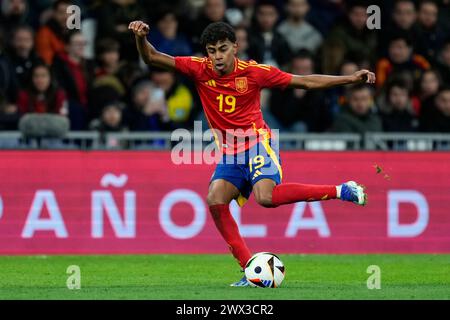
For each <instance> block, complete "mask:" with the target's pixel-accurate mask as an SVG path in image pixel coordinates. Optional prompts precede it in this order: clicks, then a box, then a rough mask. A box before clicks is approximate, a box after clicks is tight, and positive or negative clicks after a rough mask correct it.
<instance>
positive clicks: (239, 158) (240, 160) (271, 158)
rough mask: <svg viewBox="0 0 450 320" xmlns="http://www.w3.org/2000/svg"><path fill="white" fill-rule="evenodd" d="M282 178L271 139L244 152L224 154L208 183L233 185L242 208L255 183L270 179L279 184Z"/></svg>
mask: <svg viewBox="0 0 450 320" xmlns="http://www.w3.org/2000/svg"><path fill="white" fill-rule="evenodd" d="M282 177H283V172H282V169H281V160H280V156H279V146H278V144H276V143H274V142H273V140H272V139H264V140H263V141H260V142H259V143H258V144H255V145H254V146H253V147H252V148H249V149H248V150H246V151H245V152H241V153H238V154H234V155H226V154H224V155H223V156H222V159H221V161H220V162H219V164H217V167H216V170H215V171H214V174H213V175H212V177H211V181H210V182H212V181H214V180H217V179H224V180H226V181H228V182H230V183H231V184H233V185H234V186H235V187H236V188H237V189H238V190H239V192H240V195H239V197H238V198H237V199H236V201H237V203H238V204H239V206H241V207H242V206H243V205H244V204H245V203H246V202H247V200H248V198H249V197H250V194H251V192H252V189H253V186H254V185H255V183H257V182H258V181H259V180H261V179H271V180H273V181H275V183H276V184H280V183H281V179H282Z"/></svg>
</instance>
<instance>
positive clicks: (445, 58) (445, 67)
mask: <svg viewBox="0 0 450 320" xmlns="http://www.w3.org/2000/svg"><path fill="white" fill-rule="evenodd" d="M436 66H437V68H438V70H439V73H440V74H441V76H442V81H443V82H444V83H445V84H446V85H450V36H449V37H448V38H447V40H446V41H445V43H444V45H443V47H442V49H441V51H440V54H439V57H438V62H437V63H436Z"/></svg>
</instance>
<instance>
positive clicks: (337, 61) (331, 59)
mask: <svg viewBox="0 0 450 320" xmlns="http://www.w3.org/2000/svg"><path fill="white" fill-rule="evenodd" d="M366 10H367V7H366V6H365V4H364V3H363V2H360V1H357V2H354V3H352V4H351V5H350V7H349V9H348V14H347V19H346V20H345V21H344V22H343V23H341V24H339V25H337V26H336V27H335V28H334V29H333V30H332V31H331V33H330V35H329V36H328V37H327V39H326V41H325V43H324V49H323V55H322V65H323V71H324V72H325V73H328V74H335V73H336V72H337V71H338V68H339V66H340V65H341V64H342V62H343V61H344V59H345V57H347V56H349V55H352V56H359V57H364V58H367V59H369V61H370V62H374V61H375V54H376V48H377V37H376V32H374V31H373V30H369V29H368V28H367V27H366V21H367V12H366Z"/></svg>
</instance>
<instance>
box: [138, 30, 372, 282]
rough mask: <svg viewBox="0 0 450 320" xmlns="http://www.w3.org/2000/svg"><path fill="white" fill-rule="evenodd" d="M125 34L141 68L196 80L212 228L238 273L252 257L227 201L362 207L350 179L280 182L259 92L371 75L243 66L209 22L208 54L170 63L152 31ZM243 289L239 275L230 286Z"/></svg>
mask: <svg viewBox="0 0 450 320" xmlns="http://www.w3.org/2000/svg"><path fill="white" fill-rule="evenodd" d="M129 29H130V30H132V31H133V32H134V34H135V38H136V45H137V49H138V51H139V53H140V55H141V57H142V59H143V60H144V61H145V63H147V64H149V65H152V66H158V67H163V68H167V69H170V70H176V71H178V72H180V73H182V74H183V75H185V76H187V77H189V78H191V79H192V80H194V81H195V84H196V87H197V91H198V93H199V95H200V99H201V102H202V105H203V109H204V112H205V116H206V119H207V121H208V124H209V126H210V128H211V129H212V131H213V134H214V137H215V139H216V142H217V143H218V147H219V150H221V151H222V154H223V157H222V161H221V162H219V163H218V164H217V167H216V169H215V171H214V174H213V176H212V178H211V181H210V185H209V191H208V197H207V203H208V206H209V210H210V212H211V215H212V217H213V219H214V222H215V224H216V227H217V229H218V230H219V232H220V233H221V235H222V237H223V238H224V239H225V241H226V242H227V244H228V246H229V248H230V250H231V253H232V254H233V256H234V257H235V258H236V260H237V261H238V262H239V264H240V266H241V267H242V268H245V265H246V263H247V261H248V260H249V259H250V257H251V256H252V254H251V252H250V250H249V249H248V247H247V245H246V244H245V241H244V240H243V239H242V237H241V235H240V234H239V230H238V226H237V224H236V222H235V221H234V219H233V217H232V216H231V213H230V210H229V204H230V202H231V201H232V200H236V201H237V203H238V204H239V205H240V206H242V205H243V204H244V203H245V201H246V200H247V199H248V198H249V196H250V193H251V192H252V191H253V194H254V196H255V199H256V202H257V203H258V204H260V205H261V206H263V207H267V208H275V207H277V206H280V205H283V204H289V203H294V202H298V201H321V200H328V199H341V200H344V201H350V202H353V203H356V204H358V205H365V204H366V199H367V195H366V193H365V191H364V188H363V186H361V185H359V184H357V183H356V182H354V181H349V182H346V183H343V184H341V185H337V186H336V185H305V184H300V183H281V178H282V170H281V166H280V159H279V155H278V150H277V149H278V146H277V143H276V139H275V137H274V136H273V131H271V130H270V129H269V127H268V126H267V125H266V123H265V122H264V120H263V117H262V113H261V108H260V91H261V89H263V88H275V87H277V88H287V87H294V88H302V89H322V88H323V89H325V88H330V87H333V86H337V85H345V84H354V83H364V82H366V83H374V82H375V75H374V74H373V73H372V72H370V71H368V70H360V71H357V72H355V73H354V74H353V75H350V76H327V75H306V76H301V75H294V74H289V73H286V72H283V71H281V70H279V69H278V68H275V67H273V66H269V65H263V64H258V63H256V62H255V61H252V60H250V61H242V60H240V59H238V58H237V57H236V52H237V43H236V35H235V33H234V30H233V28H232V27H231V26H230V25H228V24H226V23H223V22H215V23H212V24H210V25H208V26H207V27H206V28H205V30H204V31H203V34H202V35H201V39H200V40H201V43H202V46H203V47H204V48H205V49H206V52H207V55H208V56H207V57H204V58H199V57H172V56H169V55H167V54H164V53H162V52H159V51H157V50H156V49H155V48H154V47H153V46H152V45H151V44H150V43H149V42H148V41H147V34H148V32H149V30H150V29H149V26H148V25H147V24H146V23H144V22H142V21H133V22H131V23H130V25H129ZM299 108H301V106H299ZM236 141H237V142H236ZM247 285H248V284H247V280H246V278H245V276H244V277H243V278H242V279H241V280H239V281H238V282H236V283H233V284H232V286H247Z"/></svg>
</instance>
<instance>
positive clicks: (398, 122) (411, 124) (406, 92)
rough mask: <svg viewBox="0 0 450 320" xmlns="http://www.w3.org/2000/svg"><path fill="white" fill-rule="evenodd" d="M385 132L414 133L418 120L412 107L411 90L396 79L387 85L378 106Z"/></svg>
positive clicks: (403, 82) (404, 83) (402, 81)
mask: <svg viewBox="0 0 450 320" xmlns="http://www.w3.org/2000/svg"><path fill="white" fill-rule="evenodd" d="M378 105H379V107H380V114H381V117H382V120H383V129H384V131H386V132H414V131H417V130H418V127H419V120H418V119H417V115H416V113H415V110H414V108H413V105H412V99H411V89H410V88H409V87H408V84H407V83H406V81H404V80H401V79H398V80H393V81H391V82H390V83H389V84H388V87H387V90H386V95H385V96H384V99H382V101H381V103H379V104H378Z"/></svg>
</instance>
